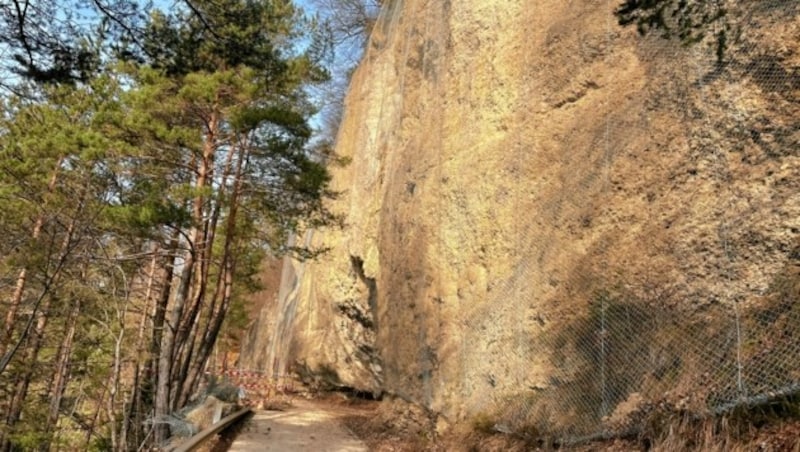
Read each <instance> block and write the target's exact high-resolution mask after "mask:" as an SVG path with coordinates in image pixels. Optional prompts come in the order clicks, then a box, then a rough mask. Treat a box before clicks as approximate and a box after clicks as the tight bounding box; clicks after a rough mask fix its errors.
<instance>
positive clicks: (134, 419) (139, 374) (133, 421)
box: [120, 245, 158, 450]
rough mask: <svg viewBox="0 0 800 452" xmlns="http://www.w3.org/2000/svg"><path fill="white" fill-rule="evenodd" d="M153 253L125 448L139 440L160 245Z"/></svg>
mask: <svg viewBox="0 0 800 452" xmlns="http://www.w3.org/2000/svg"><path fill="white" fill-rule="evenodd" d="M151 252H152V253H153V255H152V257H151V258H150V268H149V270H148V272H147V286H146V289H145V293H144V306H143V307H142V315H141V318H140V319H139V330H138V332H137V334H136V355H135V356H134V358H133V382H132V383H131V389H130V391H129V392H128V396H127V400H126V401H125V404H124V406H126V407H127V409H126V410H125V413H124V415H123V418H122V431H121V432H120V445H121V447H122V449H123V450H128V448H129V447H128V442H129V441H130V439H131V438H133V439H134V441H136V442H138V439H139V437H140V436H141V435H140V433H139V430H140V429H139V427H138V426H139V425H140V421H141V416H140V414H141V412H142V407H141V400H142V397H141V389H140V386H141V384H140V383H141V382H142V381H143V380H144V375H143V370H144V368H143V366H142V362H141V358H142V356H144V354H145V350H146V345H145V339H146V338H145V330H146V326H147V321H148V316H149V314H148V313H149V312H150V302H151V300H152V299H153V292H154V291H155V284H156V283H155V279H156V270H157V269H158V245H153V249H152V251H151Z"/></svg>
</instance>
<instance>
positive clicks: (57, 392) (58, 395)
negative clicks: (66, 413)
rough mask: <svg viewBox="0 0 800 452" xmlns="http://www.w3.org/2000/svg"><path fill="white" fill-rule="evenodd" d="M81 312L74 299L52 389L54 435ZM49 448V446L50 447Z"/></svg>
mask: <svg viewBox="0 0 800 452" xmlns="http://www.w3.org/2000/svg"><path fill="white" fill-rule="evenodd" d="M80 310H81V299H80V297H74V300H73V301H72V309H71V310H70V312H69V316H68V317H67V322H66V332H65V334H64V341H63V342H62V343H61V345H60V346H59V348H58V355H57V357H56V369H55V372H54V374H53V379H52V384H51V389H50V391H49V392H50V406H49V409H48V415H47V421H46V422H47V423H46V431H47V433H50V434H53V433H54V432H55V429H56V426H57V425H58V418H59V416H60V413H61V400H62V399H63V397H64V391H65V389H66V387H67V382H68V381H69V378H70V367H71V362H72V361H71V356H72V343H73V341H74V338H75V329H76V325H77V324H78V317H79V315H80ZM48 448H49V445H48Z"/></svg>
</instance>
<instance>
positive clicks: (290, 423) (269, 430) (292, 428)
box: [229, 399, 368, 452]
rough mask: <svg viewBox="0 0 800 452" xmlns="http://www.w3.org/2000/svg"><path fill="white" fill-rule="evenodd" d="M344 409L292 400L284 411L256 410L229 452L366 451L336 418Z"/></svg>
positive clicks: (341, 414)
mask: <svg viewBox="0 0 800 452" xmlns="http://www.w3.org/2000/svg"><path fill="white" fill-rule="evenodd" d="M347 414H349V413H348V412H346V410H337V409H335V407H330V406H328V405H324V404H320V403H315V402H312V401H308V400H303V399H295V400H293V401H292V406H291V407H290V408H287V409H286V410H285V411H259V412H256V414H255V415H254V416H253V417H252V418H251V419H250V421H249V422H248V425H247V426H245V427H244V429H243V430H242V432H241V433H239V435H238V436H237V437H236V440H235V441H234V442H233V444H232V445H231V447H230V449H229V450H230V451H231V452H255V451H259V452H261V451H281V452H295V451H298V452H303V451H309V452H311V451H313V452H366V451H367V450H368V449H367V446H366V445H365V444H364V443H363V442H361V441H360V440H358V439H356V438H355V437H354V436H353V435H351V434H350V433H349V432H348V431H347V430H345V429H344V428H343V427H342V426H341V425H340V424H339V422H338V421H337V419H338V418H340V417H342V416H346V415H347Z"/></svg>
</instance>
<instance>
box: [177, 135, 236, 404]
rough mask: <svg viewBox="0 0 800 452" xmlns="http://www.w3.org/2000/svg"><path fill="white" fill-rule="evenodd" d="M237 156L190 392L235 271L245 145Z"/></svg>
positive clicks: (228, 296) (227, 299) (215, 331)
mask: <svg viewBox="0 0 800 452" xmlns="http://www.w3.org/2000/svg"><path fill="white" fill-rule="evenodd" d="M239 152H240V155H239V159H238V160H237V162H236V170H235V174H234V182H233V190H232V192H231V197H230V201H229V207H228V218H227V222H226V230H225V244H224V246H223V251H222V253H223V254H222V262H221V264H220V277H219V280H218V282H217V293H216V294H215V297H214V299H213V300H212V303H211V307H210V308H209V315H208V322H207V324H206V328H204V330H203V336H202V340H201V342H200V345H199V350H198V353H197V356H196V358H195V361H194V363H193V366H192V367H191V370H190V371H189V373H188V375H187V380H188V383H189V384H188V387H187V391H186V392H193V391H194V389H195V388H196V386H197V384H198V383H199V381H200V375H201V374H202V372H203V367H205V362H206V361H207V360H208V357H209V356H210V355H211V351H212V350H213V348H214V344H215V343H216V341H217V336H218V335H219V330H220V328H222V323H223V322H224V321H225V315H226V314H227V312H228V307H229V306H230V302H231V295H232V287H233V275H234V270H235V256H234V255H233V253H234V242H235V240H236V220H237V218H236V216H237V213H238V210H239V197H240V196H241V191H242V179H243V170H244V169H245V166H246V164H247V160H248V156H249V154H248V151H247V146H241V148H240V150H239ZM220 288H222V289H221V293H222V300H221V302H220V303H219V306H218V307H217V300H218V297H217V296H216V295H218V294H219V293H220Z"/></svg>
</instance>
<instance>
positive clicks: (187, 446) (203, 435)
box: [168, 408, 253, 452]
mask: <svg viewBox="0 0 800 452" xmlns="http://www.w3.org/2000/svg"><path fill="white" fill-rule="evenodd" d="M252 411H253V410H252V409H250V408H242V409H241V410H239V411H237V412H235V413H233V414H229V415H227V416H225V417H224V418H222V419H220V421H219V422H217V423H216V424H214V425H212V426H210V427H208V428H206V429H205V430H203V431H201V432H199V433H197V434H196V435H194V436H192V437H191V438H189V439H188V440H186V441H185V442H184V443H182V444H180V445H178V446H176V447H175V448H173V449H168V450H169V452H190V451H192V450H194V449H195V448H197V447H198V446H199V445H200V444H202V443H203V442H204V441H205V440H207V439H208V438H209V437H211V435H213V434H215V433H218V432H220V431H222V430H224V429H225V428H226V427H228V426H229V425H231V424H233V423H234V422H236V421H238V420H239V419H241V418H243V417H244V416H247V415H248V414H250V413H252Z"/></svg>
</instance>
